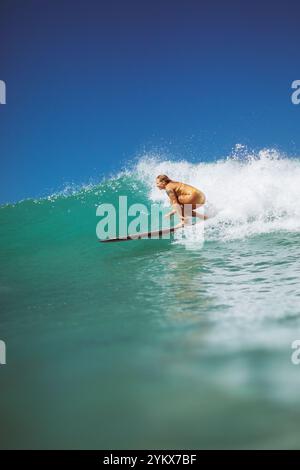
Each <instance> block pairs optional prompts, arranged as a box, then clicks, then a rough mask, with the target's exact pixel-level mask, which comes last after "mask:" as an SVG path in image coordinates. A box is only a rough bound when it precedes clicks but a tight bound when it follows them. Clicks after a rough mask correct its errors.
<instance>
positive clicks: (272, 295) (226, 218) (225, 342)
mask: <svg viewBox="0 0 300 470" xmlns="http://www.w3.org/2000/svg"><path fill="white" fill-rule="evenodd" d="M160 173H166V174H167V175H169V176H170V177H171V178H172V179H175V180H176V179H178V180H180V181H184V182H186V183H190V184H192V185H195V186H197V187H199V188H200V189H201V190H203V191H204V192H205V194H206V196H207V199H208V205H209V208H210V210H212V212H213V214H212V215H213V216H212V217H211V218H210V219H209V220H208V221H206V222H205V226H204V243H203V230H202V231H201V230H200V232H201V234H199V233H198V231H197V230H196V231H195V230H194V231H192V232H189V233H188V234H187V235H186V237H185V236H184V235H182V234H181V235H178V236H172V238H171V239H170V240H135V241H129V242H121V243H111V244H102V243H99V241H98V239H97V236H96V226H97V223H98V222H99V217H97V216H96V208H97V206H98V205H99V204H103V203H111V204H114V205H115V206H116V207H117V206H118V198H119V196H121V195H123V196H128V201H129V204H132V203H142V204H144V205H146V206H147V207H149V208H150V206H151V204H156V205H159V207H160V208H161V209H162V211H167V210H168V203H167V200H166V196H165V194H164V193H162V192H160V191H159V190H157V189H156V188H155V184H154V183H155V176H156V175H157V174H160ZM202 228H203V227H202ZM200 235H201V236H200ZM299 256H300V160H299V159H292V158H288V157H287V156H284V155H281V154H280V153H278V152H276V151H275V150H271V149H265V150H261V151H259V152H256V153H255V152H251V153H247V152H245V151H243V150H240V152H237V154H236V155H231V156H230V158H226V159H224V160H217V161H214V162H210V163H207V162H206V163H205V162H200V163H188V162H186V161H174V160H172V159H170V160H168V159H165V158H164V157H163V156H155V155H148V156H144V157H143V158H141V159H140V160H139V161H138V162H137V163H136V164H135V165H132V166H131V168H130V169H127V170H126V171H123V172H121V173H120V174H118V175H116V176H114V177H111V178H107V179H105V180H103V181H101V182H100V183H99V184H94V185H87V186H82V187H80V188H76V187H69V188H66V189H65V190H64V191H62V192H59V193H56V194H53V195H51V196H49V197H45V198H41V199H36V200H34V199H31V200H24V201H21V202H18V203H16V204H8V205H5V206H2V207H1V208H0V266H1V271H0V307H1V314H0V339H1V340H4V341H5V343H6V348H7V351H6V355H7V364H6V365H3V366H0V447H1V448H82V449H88V448H99V449H138V448H145V449H151V448H152V449H164V448H165V449H172V448H173V449H176V448H177V449H180V448H181V449H182V448H184V449H204V448H206V449H217V448H220V449H250V448H251V449H254V448H255V449H275V448H282V449H283V448H284V449H295V448H300V393H299V391H300V365H296V364H294V363H293V362H292V360H291V356H292V353H293V349H292V346H291V345H292V342H293V341H295V340H297V339H299V340H300V289H299V287H300V261H299Z"/></svg>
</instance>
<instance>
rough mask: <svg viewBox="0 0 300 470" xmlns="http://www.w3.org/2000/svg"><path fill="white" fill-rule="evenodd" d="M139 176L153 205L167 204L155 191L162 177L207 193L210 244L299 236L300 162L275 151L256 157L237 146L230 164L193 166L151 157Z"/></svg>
mask: <svg viewBox="0 0 300 470" xmlns="http://www.w3.org/2000/svg"><path fill="white" fill-rule="evenodd" d="M137 173H138V176H139V177H140V178H142V179H143V180H144V181H145V183H146V184H147V185H148V186H149V188H151V189H150V190H149V198H150V200H151V201H152V202H160V203H163V204H166V205H167V204H168V200H167V197H166V195H165V192H162V191H160V190H158V189H157V188H156V187H155V184H154V183H155V177H156V176H157V175H158V174H167V175H168V176H169V177H170V178H172V179H174V180H179V181H183V182H186V183H188V184H191V185H193V186H196V187H198V188H199V189H201V190H202V191H204V193H205V194H206V196H207V201H208V204H209V206H210V212H211V209H212V208H213V210H214V212H215V216H214V217H213V218H211V219H210V220H208V221H207V222H205V237H206V239H214V238H220V237H222V239H224V240H232V239H237V238H244V237H247V236H251V235H256V234H261V233H269V232H274V231H278V230H287V231H300V160H299V159H296V158H295V159H291V158H287V157H286V156H285V155H281V154H280V153H279V152H278V151H276V150H274V149H262V150H260V151H259V152H257V153H255V152H248V151H247V150H246V149H245V148H244V147H242V146H236V152H233V154H231V155H230V156H229V157H228V158H226V159H223V160H218V161H216V162H212V163H206V162H200V163H193V164H192V163H188V162H186V161H180V162H178V161H177V162H176V161H170V160H165V159H163V158H162V157H159V156H152V155H148V156H144V157H143V158H141V160H140V161H139V163H138V164H137Z"/></svg>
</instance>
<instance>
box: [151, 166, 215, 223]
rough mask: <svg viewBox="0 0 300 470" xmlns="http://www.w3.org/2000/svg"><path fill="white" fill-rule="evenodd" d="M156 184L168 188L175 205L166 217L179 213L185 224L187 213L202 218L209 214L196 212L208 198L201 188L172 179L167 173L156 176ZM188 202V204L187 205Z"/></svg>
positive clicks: (171, 200) (160, 187)
mask: <svg viewBox="0 0 300 470" xmlns="http://www.w3.org/2000/svg"><path fill="white" fill-rule="evenodd" d="M156 186H157V187H158V188H159V189H165V190H166V192H167V194H168V196H169V199H170V202H171V205H172V207H173V210H172V211H171V212H169V213H168V214H166V215H165V217H171V215H173V214H178V216H179V218H180V220H181V222H182V223H183V224H185V223H186V222H187V215H188V216H192V217H198V218H199V219H202V220H206V219H207V216H205V215H202V214H198V213H197V212H196V209H198V208H199V207H201V206H203V204H205V200H206V198H205V194H204V193H203V192H202V191H200V190H199V189H197V188H194V187H193V186H190V185H189V184H184V183H180V182H179V181H172V180H171V179H170V178H169V177H168V176H167V175H158V176H157V177H156ZM186 204H187V206H186V207H185V205H186Z"/></svg>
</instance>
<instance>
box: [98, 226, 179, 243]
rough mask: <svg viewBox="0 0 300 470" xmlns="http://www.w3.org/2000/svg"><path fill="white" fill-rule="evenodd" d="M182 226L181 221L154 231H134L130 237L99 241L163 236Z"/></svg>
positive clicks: (109, 240) (123, 240)
mask: <svg viewBox="0 0 300 470" xmlns="http://www.w3.org/2000/svg"><path fill="white" fill-rule="evenodd" d="M182 227H183V225H182V224H181V223H180V224H178V225H175V226H174V227H171V228H165V229H161V230H155V231H153V232H142V233H134V234H132V235H128V237H116V238H106V239H105V240H99V242H100V243H111V242H126V241H129V240H139V239H141V238H152V237H162V236H163V235H166V234H168V233H173V232H175V230H178V229H180V228H182Z"/></svg>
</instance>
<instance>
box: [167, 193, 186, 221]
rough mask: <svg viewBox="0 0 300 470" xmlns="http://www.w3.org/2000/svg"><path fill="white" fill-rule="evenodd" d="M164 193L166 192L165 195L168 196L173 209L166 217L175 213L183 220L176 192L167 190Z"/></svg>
mask: <svg viewBox="0 0 300 470" xmlns="http://www.w3.org/2000/svg"><path fill="white" fill-rule="evenodd" d="M166 192H167V195H168V196H169V199H170V202H171V205H172V207H173V210H172V211H171V212H170V213H169V214H167V215H168V216H171V215H172V214H176V213H177V214H178V217H179V218H180V220H183V214H182V207H181V205H180V204H179V202H178V199H177V195H176V192H175V191H174V189H172V188H167V189H166Z"/></svg>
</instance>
